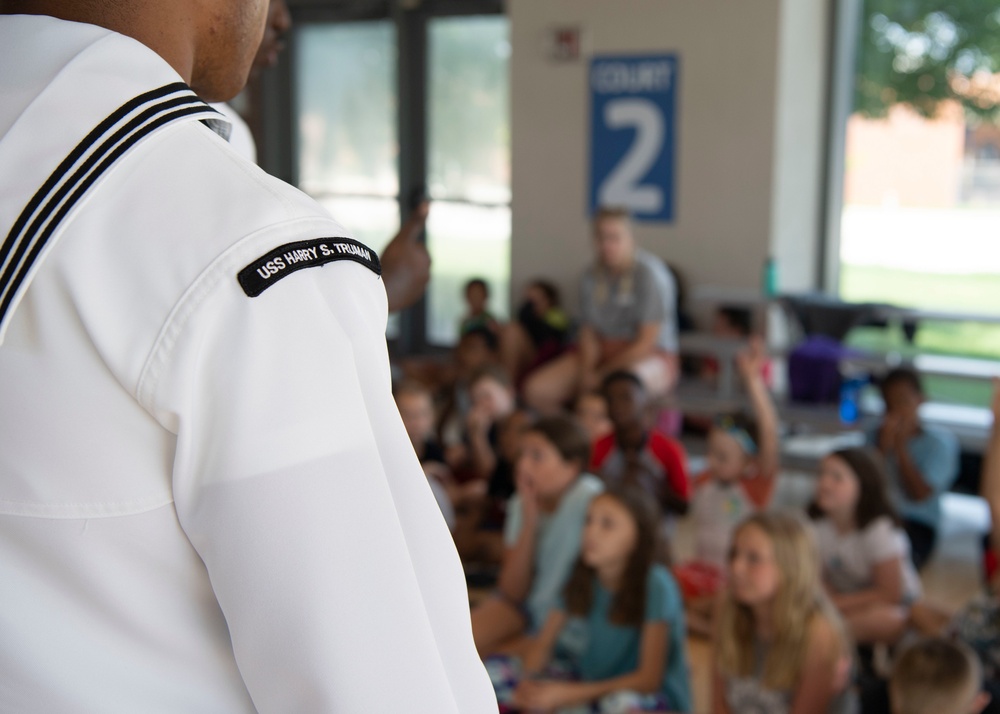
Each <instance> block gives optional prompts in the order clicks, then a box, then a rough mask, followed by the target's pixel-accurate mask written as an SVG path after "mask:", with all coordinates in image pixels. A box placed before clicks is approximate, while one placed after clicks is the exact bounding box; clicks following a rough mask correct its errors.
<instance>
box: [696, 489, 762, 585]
mask: <svg viewBox="0 0 1000 714" xmlns="http://www.w3.org/2000/svg"><path fill="white" fill-rule="evenodd" d="M756 511H757V506H756V504H754V502H753V500H751V498H750V496H749V495H747V492H746V490H745V489H744V488H743V484H742V482H739V481H737V482H734V483H731V484H723V483H720V482H719V481H718V480H716V479H712V478H707V479H705V480H704V481H702V482H701V483H700V484H698V485H696V486H695V489H694V494H693V495H692V496H691V511H690V512H691V518H692V520H693V522H694V540H695V558H696V559H697V560H700V561H703V562H707V563H711V564H712V565H716V566H718V567H719V568H723V569H724V568H725V567H726V563H727V562H728V560H729V544H730V541H731V539H732V537H733V530H735V528H736V526H737V525H739V524H740V522H741V521H742V520H743V519H744V518H746V517H747V516H749V515H750V514H752V513H755V512H756Z"/></svg>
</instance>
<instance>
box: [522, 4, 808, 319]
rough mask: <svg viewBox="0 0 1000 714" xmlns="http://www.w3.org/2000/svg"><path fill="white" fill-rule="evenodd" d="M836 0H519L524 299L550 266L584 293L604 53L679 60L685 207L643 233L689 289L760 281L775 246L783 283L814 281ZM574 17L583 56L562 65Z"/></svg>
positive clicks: (679, 186)
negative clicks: (595, 66) (829, 7)
mask: <svg viewBox="0 0 1000 714" xmlns="http://www.w3.org/2000/svg"><path fill="white" fill-rule="evenodd" d="M826 3H827V0H753V1H752V2H746V1H745V0H697V1H695V0H508V12H509V15H510V19H511V40H512V45H513V52H512V64H511V82H512V87H511V98H512V161H513V167H512V171H513V176H512V189H513V238H512V260H511V269H512V287H513V289H514V290H515V293H514V294H515V297H516V296H517V295H518V292H517V291H518V290H519V289H520V287H521V286H523V284H524V283H525V282H526V281H527V280H529V279H531V278H532V277H535V276H538V275H547V276H548V277H550V278H552V279H554V280H556V281H557V283H558V284H560V285H561V286H562V287H563V289H564V290H565V291H566V295H567V298H568V302H569V304H570V306H571V307H575V305H576V280H577V277H578V275H579V273H580V271H581V270H582V268H583V267H584V265H585V264H586V263H587V262H588V261H589V260H590V257H591V245H590V228H589V222H588V218H587V183H588V171H589V132H590V129H589V121H590V120H589V117H590V114H589V112H590V105H589V89H588V82H587V79H588V78H587V68H588V66H589V59H590V57H591V56H593V55H603V54H612V53H624V54H629V53H634V54H642V53H676V54H678V55H679V58H680V83H679V86H678V90H677V91H678V129H677V161H676V216H675V220H674V222H673V223H670V224H663V223H658V224H657V223H650V224H644V223H640V224H638V225H637V228H636V235H637V237H638V239H639V242H640V243H641V244H642V245H644V246H645V247H647V248H649V249H650V250H652V251H654V252H656V253H657V254H659V255H662V256H664V257H665V258H667V260H668V261H669V262H671V263H674V264H676V265H677V266H678V267H679V268H680V269H681V271H682V273H683V274H684V276H685V278H686V280H687V282H688V284H689V286H695V285H705V284H712V285H723V286H729V287H740V288H756V287H757V286H758V285H759V281H760V271H761V266H762V265H763V262H764V260H765V258H766V257H767V256H768V254H769V253H771V252H772V251H776V254H777V256H778V259H779V266H780V273H779V274H780V275H781V282H782V286H783V287H797V288H798V287H806V286H807V285H806V283H808V284H809V286H811V285H812V283H813V280H814V276H813V275H812V274H811V273H809V274H806V270H805V268H806V267H808V269H809V270H811V269H812V264H813V263H814V262H815V250H816V235H815V234H816V232H817V230H818V213H817V212H818V210H819V200H818V197H819V195H820V190H819V184H818V179H819V170H820V167H821V157H822V147H821V146H820V145H819V143H820V141H821V138H822V126H823V116H824V114H823V112H824V111H825V110H824V109H823V108H822V106H821V105H822V101H821V99H822V97H823V91H824V90H823V85H824V82H825V67H824V63H825V57H826V48H825V37H826V33H827V29H826V28H825V27H824V22H825V10H824V9H823V8H824V7H825V6H826ZM567 25H575V26H578V27H580V29H581V30H582V32H583V40H584V42H583V48H584V52H583V55H584V56H583V57H581V59H580V60H579V61H576V62H570V63H558V62H554V61H552V60H550V59H549V57H548V55H547V52H546V38H547V37H548V33H549V31H550V30H551V29H552V28H554V27H561V26H567ZM806 244H808V245H806ZM786 258H787V259H788V261H789V263H788V265H785V260H786Z"/></svg>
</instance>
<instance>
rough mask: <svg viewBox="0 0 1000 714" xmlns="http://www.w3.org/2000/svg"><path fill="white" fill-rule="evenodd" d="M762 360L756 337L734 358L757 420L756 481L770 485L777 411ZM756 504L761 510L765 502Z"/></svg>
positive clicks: (775, 461)
mask: <svg viewBox="0 0 1000 714" xmlns="http://www.w3.org/2000/svg"><path fill="white" fill-rule="evenodd" d="M764 358H765V351H764V342H763V340H761V339H760V338H759V337H754V338H752V339H751V340H750V347H749V349H748V350H747V351H745V352H741V353H740V354H739V355H737V357H736V368H737V369H738V370H739V372H740V376H742V378H743V384H744V385H746V390H747V394H748V396H749V397H750V408H751V410H752V411H753V415H754V418H755V419H756V420H757V478H760V479H766V480H768V481H770V482H773V481H774V479H775V477H776V476H777V474H778V468H779V465H780V453H781V452H780V447H779V444H778V412H777V410H776V409H775V407H774V401H773V400H772V399H771V393H770V392H768V390H767V385H766V384H764V379H763V377H762V376H761V369H762V367H763V364H764ZM771 491H773V488H772V489H768V490H767V496H768V500H769V497H770V494H771ZM757 505H758V506H759V507H762V508H763V507H765V506H766V505H767V501H766V500H765V502H764V503H758V504H757Z"/></svg>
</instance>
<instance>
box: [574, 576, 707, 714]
mask: <svg viewBox="0 0 1000 714" xmlns="http://www.w3.org/2000/svg"><path fill="white" fill-rule="evenodd" d="M612 600H613V596H612V594H611V593H610V592H609V591H608V590H607V589H605V588H604V586H602V585H601V584H600V582H599V581H597V580H596V578H595V580H594V602H593V605H592V606H591V608H590V613H589V614H588V615H587V617H586V618H579V617H571V618H570V620H569V622H568V623H567V625H566V629H567V630H575V631H576V635H575V636H573V637H571V638H572V639H578V640H580V641H581V650H580V654H579V663H578V666H579V671H580V678H581V679H582V680H584V681H586V682H598V681H602V680H605V679H613V678H615V677H620V676H622V675H625V674H629V673H631V672H634V671H635V670H637V669H638V668H639V654H640V647H641V643H642V627H629V626H623V625H616V624H614V623H612V622H611V620H610V613H611V603H612ZM649 622H665V623H666V624H667V631H668V635H667V660H666V669H665V670H664V672H663V682H662V684H661V685H660V689H661V691H662V692H663V694H665V695H666V697H667V699H668V700H669V701H670V704H671V707H672V711H673V710H676V711H679V712H688V711H691V685H690V681H689V677H688V666H687V656H686V654H685V649H684V637H685V630H684V602H683V600H682V599H681V592H680V588H678V587H677V581H676V580H674V576H673V575H671V574H670V571H669V570H667V569H666V568H664V567H663V566H662V565H654V566H653V567H652V568H650V570H649V575H648V576H647V578H646V614H645V619H644V623H643V624H645V623H649Z"/></svg>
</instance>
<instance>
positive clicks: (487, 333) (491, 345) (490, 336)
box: [459, 327, 500, 352]
mask: <svg viewBox="0 0 1000 714" xmlns="http://www.w3.org/2000/svg"><path fill="white" fill-rule="evenodd" d="M470 337H480V338H482V339H483V341H484V342H485V343H486V347H487V348H488V349H489V350H490V352H496V351H497V350H498V349H499V348H500V340H499V339H498V338H497V336H496V333H495V332H493V330H490V329H488V328H486V327H473V328H472V329H471V330H467V331H466V332H465V334H463V335H462V336H461V337H460V338H459V342H462V341H464V340H466V339H468V338H470Z"/></svg>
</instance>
